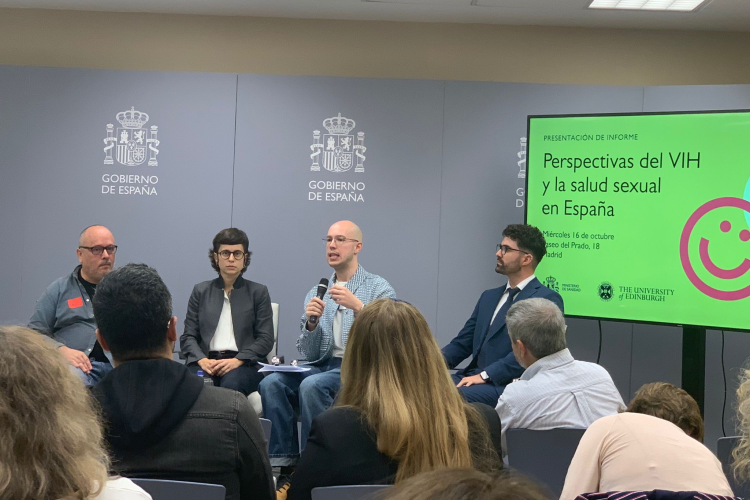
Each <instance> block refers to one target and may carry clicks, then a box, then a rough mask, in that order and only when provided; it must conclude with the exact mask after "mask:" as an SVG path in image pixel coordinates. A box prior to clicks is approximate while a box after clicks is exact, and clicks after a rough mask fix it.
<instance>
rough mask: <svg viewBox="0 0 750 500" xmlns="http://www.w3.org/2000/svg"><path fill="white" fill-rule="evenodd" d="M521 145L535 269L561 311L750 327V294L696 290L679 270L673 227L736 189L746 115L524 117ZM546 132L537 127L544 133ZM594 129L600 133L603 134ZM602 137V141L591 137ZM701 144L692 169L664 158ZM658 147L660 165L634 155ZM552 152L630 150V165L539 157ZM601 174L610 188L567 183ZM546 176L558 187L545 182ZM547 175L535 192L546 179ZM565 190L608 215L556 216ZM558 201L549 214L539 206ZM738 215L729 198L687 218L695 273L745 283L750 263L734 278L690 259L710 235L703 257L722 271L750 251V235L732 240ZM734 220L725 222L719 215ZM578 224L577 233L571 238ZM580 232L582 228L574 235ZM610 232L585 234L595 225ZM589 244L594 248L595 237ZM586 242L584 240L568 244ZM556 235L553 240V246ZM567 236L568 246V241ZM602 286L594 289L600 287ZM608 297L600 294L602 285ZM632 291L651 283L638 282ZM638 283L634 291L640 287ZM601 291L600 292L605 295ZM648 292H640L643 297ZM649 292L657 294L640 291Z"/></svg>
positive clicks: (743, 175) (723, 285) (740, 184)
mask: <svg viewBox="0 0 750 500" xmlns="http://www.w3.org/2000/svg"><path fill="white" fill-rule="evenodd" d="M528 134H529V135H528V137H529V149H528V168H527V176H528V179H527V180H528V188H527V223H528V224H532V225H535V226H537V227H539V228H540V229H541V230H543V231H547V232H551V233H565V232H567V233H568V234H569V236H568V237H559V236H557V237H556V236H551V235H547V236H546V238H547V244H548V248H547V251H548V257H545V259H544V260H543V261H542V263H541V264H540V266H539V267H538V268H537V271H536V276H537V277H538V278H539V279H540V280H541V281H542V282H543V283H545V282H546V283H547V284H548V286H552V287H553V288H554V287H556V288H557V289H558V291H559V292H560V293H561V294H562V296H563V299H564V301H565V311H566V313H568V314H571V315H576V316H591V317H599V318H612V319H622V320H634V321H647V322H657V323H672V324H686V325H701V326H712V327H721V328H727V329H750V298H744V299H740V300H733V301H725V300H717V299H714V298H711V297H709V296H707V295H705V294H704V293H702V292H701V291H699V290H698V289H697V288H696V287H695V286H694V285H693V284H692V283H691V282H690V281H689V280H688V278H687V276H686V274H685V271H684V270H683V267H682V264H681V261H680V236H681V233H682V230H683V228H684V226H685V223H686V221H687V220H688V218H689V217H690V215H691V214H692V213H693V212H694V211H695V210H696V209H697V208H698V207H699V206H701V205H702V204H704V203H705V202H707V201H709V200H712V199H715V198H722V197H735V198H743V197H744V196H745V186H746V185H748V177H749V176H750V113H746V112H742V113H695V114H664V115H629V116H587V117H530V118H529V132H528ZM586 134H590V135H593V137H594V138H593V140H588V141H552V140H549V136H554V135H586ZM610 134H613V135H618V134H637V140H633V139H631V140H617V139H615V140H612V139H607V137H608V136H609V135H610ZM545 136H546V137H545ZM602 136H603V138H602ZM597 139H599V140H597ZM670 152H671V153H672V154H673V155H676V154H678V153H680V152H685V153H689V154H690V155H691V157H693V158H694V157H696V156H697V154H698V153H700V168H696V166H695V162H692V163H691V164H690V167H689V168H680V165H678V167H677V168H673V167H672V164H671V161H670V159H669V154H668V153H670ZM661 153H663V164H662V166H661V168H642V167H641V165H640V160H641V158H643V157H644V156H646V154H649V156H650V157H653V156H657V157H658V156H659V154H661ZM545 154H551V155H552V156H553V157H571V158H572V157H578V158H587V157H588V158H598V157H601V156H605V155H607V154H609V156H610V157H626V158H633V163H634V166H633V168H625V169H621V168H614V169H611V168H608V169H596V168H580V169H578V170H576V171H574V170H573V169H572V168H552V167H551V165H550V164H549V163H548V164H547V166H546V167H545V161H544V160H545ZM587 178H588V180H589V181H592V182H596V183H600V182H602V181H604V180H607V184H608V185H607V188H608V191H607V192H605V193H601V192H581V193H579V192H571V191H570V189H571V182H580V181H586V179H587ZM659 178H661V193H658V194H655V193H639V192H635V193H615V192H613V188H614V182H623V181H628V182H646V183H647V182H657V181H658V180H659ZM555 179H557V181H562V182H564V184H565V187H566V191H565V192H560V191H555V190H554V187H553V186H554V185H555ZM545 182H549V183H550V184H549V188H548V190H547V193H546V194H544V183H545ZM565 200H571V202H570V203H574V204H578V205H589V206H590V205H597V206H598V205H599V204H600V203H599V202H600V201H603V202H604V204H605V205H610V206H612V207H613V210H614V216H585V217H583V218H582V219H581V218H580V217H579V216H574V215H565ZM544 205H557V206H558V207H559V213H558V214H548V215H545V214H544V213H543V206H544ZM746 216H747V213H746V212H745V211H743V210H740V209H737V208H731V207H725V208H718V209H716V210H713V211H711V212H709V213H708V214H707V215H706V216H704V217H703V218H702V219H701V220H700V221H699V222H698V223H697V225H696V226H695V229H694V230H693V232H692V234H691V237H690V240H689V255H690V260H691V262H692V264H693V268H694V269H695V271H696V273H697V274H698V276H699V277H700V278H701V279H702V280H703V281H704V282H705V283H706V284H708V285H709V286H711V287H714V288H716V289H719V290H727V291H729V290H738V289H743V288H746V287H748V286H750V272H747V273H745V274H744V275H743V276H740V277H738V278H735V279H731V280H722V279H719V278H716V277H714V276H713V275H711V274H710V273H709V272H708V271H707V270H706V269H705V267H704V266H703V265H702V264H701V262H700V259H699V257H698V243H699V241H700V238H701V237H705V238H707V239H708V240H709V255H710V257H711V260H712V261H713V262H714V263H715V264H716V265H717V266H719V267H721V268H723V269H732V268H735V267H737V266H739V265H740V264H741V263H742V262H743V259H750V241H747V242H743V241H741V239H740V231H741V230H747V229H748V220H750V217H749V218H746ZM725 220H726V221H729V222H730V223H731V230H730V231H728V232H726V233H725V232H722V231H721V230H720V229H719V225H720V223H721V222H722V221H725ZM576 233H579V235H578V237H576ZM582 233H587V234H588V235H589V237H588V238H584V237H582V236H581V234H582ZM600 234H607V235H612V236H613V237H614V239H606V240H599V239H593V236H594V235H600ZM597 243H598V245H599V248H598V249H595V248H594V246H595V245H596V244H597ZM574 244H577V245H586V244H587V245H588V246H589V247H590V248H589V249H583V248H574V247H573V245H574ZM554 245H558V246H557V247H555V246H554ZM566 245H567V246H566ZM603 283H604V284H605V285H604V288H600V285H602V284H603ZM607 283H608V284H610V285H611V289H612V297H611V298H610V299H609V300H605V298H606V293H605V294H600V290H603V291H606V284H607ZM636 288H639V289H658V291H657V292H656V293H653V292H654V291H653V290H646V291H645V292H639V291H638V290H636ZM637 292H638V293H637ZM600 295H604V296H605V298H602V297H601V296H600ZM644 296H645V297H644ZM648 298H651V299H653V298H656V299H657V300H647V299H648Z"/></svg>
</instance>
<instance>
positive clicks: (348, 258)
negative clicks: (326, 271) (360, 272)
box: [326, 220, 362, 281]
mask: <svg viewBox="0 0 750 500" xmlns="http://www.w3.org/2000/svg"><path fill="white" fill-rule="evenodd" d="M327 240H328V243H327V244H326V259H327V260H328V265H329V266H331V267H332V268H334V269H335V270H336V276H337V278H341V277H342V276H343V277H344V279H341V280H340V281H347V280H348V279H349V278H350V277H351V276H352V275H353V274H354V272H355V271H356V270H357V267H358V266H359V264H358V263H357V254H358V253H359V251H360V250H362V230H361V229H360V228H359V226H357V225H356V224H355V223H353V222H352V221H350V220H342V221H339V222H337V223H335V224H334V225H332V226H331V227H330V229H328V237H327Z"/></svg>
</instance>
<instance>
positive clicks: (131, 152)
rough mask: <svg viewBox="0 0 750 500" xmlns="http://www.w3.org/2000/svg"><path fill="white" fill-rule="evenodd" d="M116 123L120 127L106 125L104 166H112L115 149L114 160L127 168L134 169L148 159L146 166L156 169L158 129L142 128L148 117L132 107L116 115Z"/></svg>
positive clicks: (153, 126) (155, 127) (153, 127)
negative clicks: (113, 155) (118, 123)
mask: <svg viewBox="0 0 750 500" xmlns="http://www.w3.org/2000/svg"><path fill="white" fill-rule="evenodd" d="M116 118H117V121H118V122H120V125H122V126H121V127H118V128H117V133H116V134H115V127H114V125H112V124H111V123H109V124H107V137H106V138H105V139H104V144H105V146H106V147H105V148H104V155H105V156H104V164H105V165H112V164H113V163H114V160H113V159H112V149H114V148H115V146H117V148H116V149H115V158H116V159H117V162H118V163H120V164H122V165H125V166H128V167H135V166H137V165H140V164H142V163H143V162H145V161H146V159H147V158H148V165H149V166H150V167H156V166H158V165H159V162H158V161H157V160H156V155H158V154H159V150H158V149H156V147H157V146H158V145H159V143H160V141H159V140H158V139H157V138H156V135H157V132H158V127H157V126H156V125H151V128H150V129H145V128H143V126H144V125H146V122H148V115H147V114H146V113H143V112H141V111H136V110H135V107H134V106H131V107H130V110H128V111H121V112H120V113H117V116H116Z"/></svg>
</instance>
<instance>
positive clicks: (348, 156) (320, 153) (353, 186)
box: [307, 112, 367, 203]
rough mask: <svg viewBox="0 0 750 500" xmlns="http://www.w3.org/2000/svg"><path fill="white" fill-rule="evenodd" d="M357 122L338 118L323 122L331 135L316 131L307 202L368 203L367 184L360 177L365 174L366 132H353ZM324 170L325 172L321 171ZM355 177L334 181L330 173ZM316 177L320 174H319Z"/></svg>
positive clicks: (311, 155) (314, 133)
mask: <svg viewBox="0 0 750 500" xmlns="http://www.w3.org/2000/svg"><path fill="white" fill-rule="evenodd" d="M356 126H357V123H356V122H355V121H354V120H352V119H351V118H347V117H345V116H341V112H339V113H338V115H337V116H333V117H331V118H326V119H325V120H323V127H324V128H325V129H326V131H327V132H328V133H327V134H321V131H320V130H313V143H312V144H311V145H310V150H311V151H312V153H311V154H310V160H312V164H311V165H310V172H314V173H315V174H313V175H314V178H313V179H312V180H310V181H309V182H308V188H309V192H308V195H307V199H308V201H333V202H353V203H364V202H365V196H364V192H365V187H366V186H365V183H364V181H362V180H361V178H359V174H362V173H364V171H365V166H364V163H365V159H366V157H365V151H367V148H366V147H365V133H364V132H362V131H358V132H356V134H355V132H354V129H355V127H356ZM321 167H323V170H321ZM329 172H330V173H333V174H353V175H357V178H351V177H350V178H346V179H341V178H338V179H337V178H332V177H331V176H329V175H328V173H329ZM316 174H317V175H316Z"/></svg>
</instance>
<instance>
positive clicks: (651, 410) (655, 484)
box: [560, 382, 733, 500]
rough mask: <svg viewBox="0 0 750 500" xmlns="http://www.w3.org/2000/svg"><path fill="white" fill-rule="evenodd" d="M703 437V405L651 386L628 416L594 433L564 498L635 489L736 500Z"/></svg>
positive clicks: (597, 426)
mask: <svg viewBox="0 0 750 500" xmlns="http://www.w3.org/2000/svg"><path fill="white" fill-rule="evenodd" d="M688 433H690V434H688ZM702 435H703V421H702V419H701V416H700V411H699V409H698V404H697V403H696V402H695V400H694V399H693V398H692V397H691V396H690V395H689V394H688V393H687V392H685V391H684V390H683V389H680V388H678V387H675V386H673V385H672V384H667V383H663V382H657V383H654V384H646V385H645V386H643V387H641V388H640V389H639V390H638V392H636V394H635V397H634V398H633V401H632V402H631V404H630V406H629V407H628V410H627V411H626V412H625V413H620V414H618V415H612V416H609V417H603V418H600V419H599V420H597V421H596V422H594V423H593V424H591V426H590V427H589V428H588V430H587V431H586V433H585V434H584V435H583V438H582V439H581V442H580V444H579V445H578V449H577V450H576V453H575V456H574V457H573V461H572V462H571V464H570V468H569V469H568V475H567V476H566V478H565V487H564V488H563V492H562V495H561V496H560V499H561V500H573V499H574V498H575V497H576V496H578V495H580V494H582V493H594V492H608V491H635V490H637V491H650V490H669V491H699V492H702V493H707V494H712V495H727V496H732V495H733V493H732V489H731V488H730V486H729V483H728V482H727V479H726V477H725V476H724V472H723V471H722V468H721V463H720V462H719V460H718V459H717V458H716V457H715V456H714V454H713V453H711V451H710V450H709V449H708V448H706V447H705V446H704V445H703V444H702V443H701V442H700V441H698V437H699V436H702Z"/></svg>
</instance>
